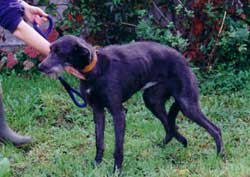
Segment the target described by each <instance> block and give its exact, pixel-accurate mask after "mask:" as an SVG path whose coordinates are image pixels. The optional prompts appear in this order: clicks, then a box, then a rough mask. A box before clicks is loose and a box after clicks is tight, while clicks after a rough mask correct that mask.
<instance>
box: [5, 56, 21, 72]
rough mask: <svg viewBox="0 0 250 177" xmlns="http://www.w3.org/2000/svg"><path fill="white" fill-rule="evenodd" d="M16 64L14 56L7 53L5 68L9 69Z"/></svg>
mask: <svg viewBox="0 0 250 177" xmlns="http://www.w3.org/2000/svg"><path fill="white" fill-rule="evenodd" d="M17 63H18V61H17V59H16V56H15V55H14V54H13V53H12V52H8V54H7V65H6V67H7V68H9V69H11V68H13V67H14V66H15V65H16V64H17Z"/></svg>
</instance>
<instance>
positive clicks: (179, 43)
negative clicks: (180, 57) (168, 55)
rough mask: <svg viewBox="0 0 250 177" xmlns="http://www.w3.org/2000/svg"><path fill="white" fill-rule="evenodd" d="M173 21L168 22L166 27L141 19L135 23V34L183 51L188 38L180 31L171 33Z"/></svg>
mask: <svg viewBox="0 0 250 177" xmlns="http://www.w3.org/2000/svg"><path fill="white" fill-rule="evenodd" d="M172 30H173V23H169V24H168V25H167V26H166V28H159V27H157V26H155V25H154V24H153V22H152V20H151V19H146V20H145V19H142V20H141V21H140V22H139V24H138V25H137V30H136V32H137V36H138V37H139V38H142V39H147V40H155V41H158V42H160V43H162V44H165V45H168V46H172V47H174V48H177V49H179V50H180V51H181V52H183V51H185V50H186V48H187V45H188V40H187V39H184V38H183V37H182V36H181V34H180V33H177V34H176V35H175V34H173V32H172Z"/></svg>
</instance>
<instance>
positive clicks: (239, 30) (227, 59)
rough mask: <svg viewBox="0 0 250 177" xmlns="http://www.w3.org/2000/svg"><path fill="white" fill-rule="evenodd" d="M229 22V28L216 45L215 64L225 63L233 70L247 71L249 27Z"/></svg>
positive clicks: (249, 44)
mask: <svg viewBox="0 0 250 177" xmlns="http://www.w3.org/2000/svg"><path fill="white" fill-rule="evenodd" d="M228 21H230V24H231V25H230V26H229V29H228V30H227V31H225V32H224V33H223V35H222V37H221V39H220V42H219V43H218V50H217V53H216V56H217V63H218V64H219V63H225V64H227V65H228V66H229V67H232V66H233V67H234V68H233V70H237V71H239V70H242V69H248V68H249V66H250V62H249V61H248V60H249V59H250V51H249V48H250V29H249V28H250V27H249V25H247V24H245V23H242V22H241V21H236V22H235V21H233V20H232V19H230V18H229V19H228Z"/></svg>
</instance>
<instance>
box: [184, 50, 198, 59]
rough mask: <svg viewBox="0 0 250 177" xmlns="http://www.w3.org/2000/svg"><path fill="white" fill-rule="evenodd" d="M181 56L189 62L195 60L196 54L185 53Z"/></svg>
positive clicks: (193, 52)
mask: <svg viewBox="0 0 250 177" xmlns="http://www.w3.org/2000/svg"><path fill="white" fill-rule="evenodd" d="M183 56H184V57H185V58H187V59H189V60H195V59H197V54H196V52H195V51H186V52H184V53H183Z"/></svg>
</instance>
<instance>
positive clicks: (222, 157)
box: [217, 149, 227, 162]
mask: <svg viewBox="0 0 250 177" xmlns="http://www.w3.org/2000/svg"><path fill="white" fill-rule="evenodd" d="M217 155H218V157H219V158H221V159H222V160H223V162H226V160H227V158H226V154H225V152H224V149H222V150H221V151H220V152H219V153H217Z"/></svg>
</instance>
